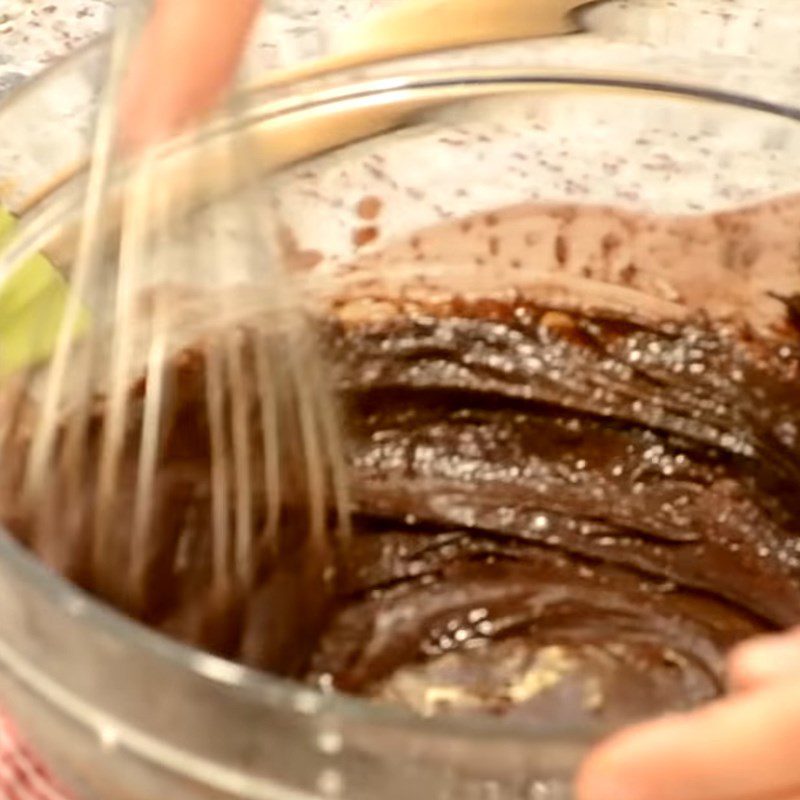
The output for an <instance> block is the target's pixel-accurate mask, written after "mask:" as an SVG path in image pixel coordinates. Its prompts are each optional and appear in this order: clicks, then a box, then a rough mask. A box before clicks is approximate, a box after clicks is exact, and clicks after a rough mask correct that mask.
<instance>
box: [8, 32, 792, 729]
mask: <svg viewBox="0 0 800 800" xmlns="http://www.w3.org/2000/svg"><path fill="white" fill-rule="evenodd" d="M106 39H107V37H100V38H98V39H97V40H94V41H92V42H90V43H88V44H86V45H84V46H82V47H81V48H79V49H78V50H76V51H75V52H74V53H72V54H71V55H70V56H68V57H67V58H66V59H63V60H61V61H59V62H58V63H56V64H54V65H51V66H50V67H48V68H46V69H45V70H43V71H42V72H41V73H39V74H38V75H37V76H35V77H34V78H32V79H30V80H28V81H26V82H24V83H23V84H22V85H21V86H20V87H17V88H16V89H15V90H12V91H11V92H9V95H8V96H6V97H4V98H3V99H2V101H0V119H2V115H3V113H4V112H5V111H7V110H8V109H9V108H11V107H12V106H13V104H14V103H15V102H16V101H17V100H18V99H19V98H20V97H23V96H30V95H33V94H35V92H36V91H37V89H41V88H42V87H43V85H45V84H46V83H47V82H49V81H50V80H52V79H53V78H54V77H55V78H57V77H58V74H59V70H61V69H63V68H64V66H65V64H68V63H69V62H72V63H73V64H74V63H77V62H78V61H79V60H80V59H82V58H85V57H87V56H88V55H90V54H92V53H94V52H96V51H98V50H99V48H100V47H102V46H103V45H104V42H105V40H106ZM404 61H405V60H403V61H399V62H396V63H397V64H398V65H399V66H400V67H402V66H403V64H404ZM394 63H395V62H392V63H390V64H389V65H388V66H394ZM379 66H380V67H381V68H382V69H384V70H385V69H386V67H387V64H386V63H383V64H381V65H379ZM365 75H366V77H365ZM332 82H333V83H332ZM509 85H518V86H519V87H520V90H524V88H525V87H528V88H532V87H534V86H565V87H566V86H572V87H583V88H591V89H598V88H599V89H608V90H610V91H612V92H619V91H624V90H635V91H641V92H642V93H644V94H649V95H659V96H672V97H673V98H674V99H676V100H684V101H686V100H688V101H700V102H710V103H716V104H721V105H724V106H729V107H736V108H739V109H741V110H742V111H746V112H757V113H759V112H760V113H765V114H769V115H773V116H776V117H779V118H782V119H784V120H789V121H791V122H800V108H795V107H792V106H790V105H786V104H783V103H778V102H773V101H769V100H763V99H760V98H758V97H755V96H750V95H746V94H737V93H735V92H731V91H726V90H722V89H718V88H714V87H710V86H706V85H702V84H695V83H686V84H682V83H680V82H677V81H668V80H665V79H664V78H663V77H662V78H659V77H656V76H653V77H650V78H648V77H646V76H643V75H629V76H627V77H626V76H624V75H621V74H612V73H609V74H604V73H602V72H598V71H594V70H592V68H591V67H588V68H584V69H582V70H577V69H576V70H574V71H573V70H570V69H565V70H563V71H559V72H553V71H552V69H551V68H549V67H548V68H544V69H538V68H536V67H524V66H523V67H519V66H514V67H491V68H487V67H480V66H478V67H473V68H467V67H464V66H458V67H455V68H441V67H431V66H427V67H423V68H422V69H421V70H412V71H406V72H403V71H399V72H397V73H394V72H393V73H381V74H379V76H378V77H371V75H370V69H369V68H363V67H361V68H354V69H348V70H343V71H342V72H339V73H331V74H329V75H327V76H325V77H324V78H323V79H314V80H310V81H306V82H303V83H302V84H300V85H299V91H298V87H294V88H293V93H292V94H291V95H289V94H287V93H286V92H278V93H276V94H275V95H274V97H273V98H272V99H267V100H266V101H264V102H263V104H262V106H261V108H262V111H265V112H266V113H270V114H274V115H275V116H281V115H284V114H287V113H292V112H295V111H300V110H303V109H307V108H314V107H324V106H330V105H334V104H336V103H337V102H341V101H343V100H346V99H352V98H354V97H359V96H362V97H373V96H376V95H380V94H388V93H392V92H414V91H420V90H422V89H425V90H437V91H442V92H445V91H446V90H447V89H448V88H452V87H456V86H461V87H464V86H473V87H475V86H481V87H484V88H491V87H496V88H499V87H508V86H509ZM0 561H2V562H4V563H6V564H7V565H9V567H10V568H11V569H12V570H13V572H14V574H15V575H16V576H18V578H19V579H20V580H21V581H24V583H25V584H27V586H28V587H29V588H30V589H31V591H32V592H34V593H36V594H38V595H39V596H41V597H42V598H43V599H44V600H45V601H46V602H47V603H49V604H51V605H52V606H55V607H57V608H58V610H59V613H62V614H65V615H67V616H69V617H71V618H72V619H73V620H74V621H75V622H76V623H78V624H80V625H85V626H89V627H91V628H93V629H96V630H100V631H103V632H106V633H109V634H112V635H114V636H116V637H118V638H119V639H120V640H121V641H123V642H124V643H125V644H126V645H129V646H132V647H135V648H137V649H139V650H144V651H148V652H149V653H151V654H152V655H154V656H155V657H157V658H160V659H163V660H164V661H166V662H169V663H171V664H172V665H174V666H176V667H179V668H183V669H184V670H186V671H187V672H190V673H192V674H194V675H196V676H197V677H199V678H202V679H204V680H207V681H210V682H212V683H214V684H217V685H220V686H223V687H226V688H234V689H236V690H237V691H240V692H244V693H245V695H246V696H247V697H248V698H249V699H250V700H252V702H253V703H255V704H257V705H260V706H267V707H270V708H274V709H276V710H279V711H283V712H287V713H289V714H300V713H301V712H300V711H299V710H298V698H311V697H313V698H314V702H313V706H314V713H315V714H316V713H320V714H325V715H329V716H330V715H332V716H333V717H340V718H344V719H352V720H355V721H358V722H362V723H367V724H373V725H375V726H389V727H391V728H392V729H395V730H397V729H400V730H403V729H405V730H409V731H410V732H412V733H415V734H417V735H423V736H439V735H442V736H447V737H449V738H464V737H470V738H478V739H482V738H490V739H492V740H497V739H509V738H514V739H515V740H516V741H520V742H529V743H536V742H537V741H539V742H542V741H547V742H548V743H552V742H557V741H559V740H562V741H568V742H570V743H575V742H576V741H586V742H590V741H595V740H596V739H597V738H598V737H599V736H601V735H602V734H603V733H604V732H605V730H603V729H601V728H597V729H590V728H587V727H585V726H581V727H576V726H566V725H561V726H559V725H552V726H544V725H541V726H532V725H530V724H521V723H518V722H512V721H508V720H505V721H501V720H496V719H493V718H491V717H488V716H480V715H475V716H468V717H458V718H455V719H453V718H447V717H433V718H427V717H420V716H419V715H418V714H415V713H414V712H412V711H410V710H406V709H403V708H401V707H395V706H390V705H383V704H375V703H373V702H370V701H368V700H366V699H362V698H358V697H351V696H347V695H344V694H341V693H338V692H330V693H329V692H324V691H320V690H317V689H314V688H312V687H309V686H307V685H304V684H302V683H300V682H299V681H294V680H290V679H286V678H281V677H279V676H275V675H271V674H268V673H265V672H261V671H259V670H255V669H253V668H249V667H246V666H243V665H240V664H237V663H235V662H231V661H228V660H226V659H223V658H220V657H218V656H214V655H212V654H209V653H206V652H204V651H202V650H200V649H198V648H195V647H192V646H189V645H186V644H183V643H181V642H179V641H177V640H174V639H172V638H170V637H168V636H167V635H166V634H162V633H160V632H158V631H155V630H153V629H151V628H148V627H147V626H146V625H144V624H143V623H140V622H137V621H136V620H134V619H132V618H129V617H127V616H125V615H124V614H123V613H121V612H119V611H117V610H115V609H114V608H113V607H111V606H109V605H107V604H105V603H103V602H101V601H99V600H97V599H96V598H95V597H94V596H92V595H90V594H89V593H87V592H85V591H84V590H82V589H80V588H79V587H77V586H75V585H73V584H71V583H70V582H69V581H67V580H66V579H64V578H62V577H61V576H60V575H58V574H56V573H54V572H52V571H51V570H49V569H48V568H47V567H46V566H44V565H43V564H42V563H41V562H39V561H38V560H37V559H36V557H35V556H34V555H32V554H31V553H30V552H29V551H28V550H27V549H26V548H24V547H23V546H22V545H21V544H19V543H18V542H17V541H16V540H15V539H14V538H13V537H12V536H11V534H10V533H9V532H8V531H7V530H6V529H5V528H2V527H0ZM232 666H233V667H235V669H231V667H232ZM34 688H35V687H34ZM84 722H86V724H87V725H89V724H90V723H89V722H87V721H85V720H84Z"/></svg>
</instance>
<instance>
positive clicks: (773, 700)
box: [577, 680, 800, 800]
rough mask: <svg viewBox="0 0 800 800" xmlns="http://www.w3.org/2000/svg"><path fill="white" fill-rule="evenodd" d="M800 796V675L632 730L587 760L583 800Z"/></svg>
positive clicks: (734, 799) (580, 789) (581, 791)
mask: <svg viewBox="0 0 800 800" xmlns="http://www.w3.org/2000/svg"><path fill="white" fill-rule="evenodd" d="M795 794H800V680H799V681H796V682H793V683H782V684H776V685H774V686H772V687H769V688H764V689H762V690H761V691H758V692H752V693H748V694H741V695H736V696H734V697H731V698H729V699H726V700H723V701H719V702H717V703H714V704H713V705H710V706H707V707H705V708H703V709H700V710H698V711H695V712H692V713H690V714H686V715H680V716H677V715H676V716H674V717H670V718H667V719H664V720H660V721H656V722H651V723H646V724H644V725H640V726H638V727H635V728H631V729H629V730H628V731H625V732H623V733H621V734H618V735H617V736H616V737H613V738H612V739H610V740H609V741H608V742H606V743H605V744H603V745H601V746H600V747H599V748H598V749H597V750H596V751H595V752H594V753H593V754H591V755H590V757H589V758H588V759H587V761H586V763H585V765H584V767H583V768H582V770H581V772H580V775H579V777H578V782H577V796H578V798H579V800H750V799H751V798H758V799H759V800H762V799H763V798H776V799H778V800H782V799H783V798H784V797H791V796H793V795H795Z"/></svg>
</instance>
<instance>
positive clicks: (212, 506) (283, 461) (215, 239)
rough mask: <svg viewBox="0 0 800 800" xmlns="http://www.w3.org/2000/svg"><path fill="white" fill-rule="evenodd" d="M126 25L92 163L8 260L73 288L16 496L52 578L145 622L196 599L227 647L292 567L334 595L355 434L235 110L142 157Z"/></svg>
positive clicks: (17, 392)
mask: <svg viewBox="0 0 800 800" xmlns="http://www.w3.org/2000/svg"><path fill="white" fill-rule="evenodd" d="M117 15H118V18H117V21H116V25H115V27H114V33H113V39H112V42H111V45H110V48H109V53H110V56H109V58H110V63H109V64H108V72H107V75H108V77H107V81H106V85H105V87H104V89H103V92H104V98H103V102H102V104H101V110H100V113H99V115H98V118H97V120H96V126H95V130H94V132H93V134H92V135H93V157H92V160H91V163H90V164H89V166H88V168H87V170H86V171H85V172H84V173H83V174H80V175H76V176H74V177H73V178H72V179H70V180H69V181H68V182H67V183H66V184H65V185H63V186H62V187H61V188H60V190H59V192H57V193H55V194H54V195H53V196H52V197H50V198H48V201H47V202H45V203H43V204H42V205H41V207H38V208H36V209H34V210H33V211H32V212H31V213H30V214H28V215H27V217H26V218H25V219H23V221H22V224H21V225H20V227H19V233H18V235H17V236H16V237H15V238H14V240H13V241H12V242H11V244H10V245H9V246H8V248H7V249H6V250H5V251H4V252H3V262H4V265H3V268H4V269H10V268H13V266H14V265H16V264H19V263H22V261H23V260H24V259H25V258H26V257H27V256H28V255H29V254H31V253H34V252H38V251H40V250H44V251H47V250H48V248H54V249H55V250H57V251H58V253H59V267H61V268H62V269H63V270H64V272H65V277H66V280H67V282H68V287H69V288H68V298H67V302H66V306H65V308H64V310H63V316H62V318H61V321H60V326H59V333H58V336H57V340H56V344H55V347H54V348H53V350H52V354H51V356H50V358H49V359H48V360H47V361H46V363H43V364H42V363H39V364H37V365H35V366H32V367H30V368H29V369H26V370H25V371H24V372H23V373H20V374H16V375H14V376H12V377H11V378H10V379H9V380H7V381H6V383H5V385H4V387H3V394H2V398H3V403H4V409H3V416H2V431H1V432H0V433H1V434H2V457H3V459H4V464H5V465H6V468H5V469H4V472H3V477H2V492H3V494H4V495H5V501H6V507H8V503H9V502H10V501H12V500H13V503H12V505H13V507H14V509H15V514H17V515H18V517H19V519H18V520H17V524H16V526H15V533H19V534H20V535H21V536H22V537H23V538H24V539H26V540H27V542H28V544H29V545H30V546H31V547H32V549H34V550H35V551H36V552H37V553H39V555H40V556H41V557H42V558H43V559H44V560H45V561H46V562H47V563H48V564H49V565H50V566H52V567H53V568H55V569H57V570H58V571H60V572H63V573H65V574H66V575H67V576H68V577H71V578H72V579H73V580H75V581H77V582H78V583H80V584H81V585H82V586H84V587H86V588H88V589H89V590H91V591H93V592H95V593H97V594H99V595H100V596H102V597H104V598H106V599H108V600H110V601H112V602H113V603H115V604H116V605H118V606H119V607H122V608H124V609H125V610H126V611H129V612H131V613H134V614H136V615H137V616H139V617H141V618H145V619H161V618H163V617H164V616H165V615H167V616H168V615H169V613H171V609H173V608H176V607H177V606H178V605H181V604H176V603H175V602H174V600H175V598H176V597H177V596H187V595H188V594H193V595H196V597H197V601H198V602H195V603H192V604H190V605H191V606H192V609H193V610H192V611H191V613H192V614H195V615H196V616H197V619H196V621H195V624H196V627H197V631H198V633H197V638H198V639H200V638H202V639H203V640H208V638H209V636H210V634H209V630H211V631H213V630H214V629H215V628H219V629H220V630H222V629H226V626H224V625H221V624H218V623H219V622H220V620H221V618H223V617H225V616H226V615H228V614H229V612H230V610H231V608H233V607H234V606H236V607H239V608H240V609H241V607H242V604H245V605H246V604H247V603H248V602H249V598H248V592H250V591H251V590H252V589H253V587H255V586H256V585H257V583H258V578H259V575H260V574H261V573H263V571H264V570H266V569H269V568H270V567H271V566H274V565H275V564H276V563H278V561H280V563H281V564H284V563H289V564H291V563H300V564H302V565H304V566H303V569H305V570H306V572H305V573H304V574H305V576H306V579H307V580H306V583H305V586H306V588H308V587H309V586H311V587H312V588H313V587H316V588H317V589H318V591H319V593H320V594H321V595H322V594H324V593H325V586H326V585H327V584H328V583H329V582H330V576H331V574H332V570H331V569H330V565H331V563H332V559H333V558H334V555H335V551H336V547H337V543H340V542H341V541H342V537H344V536H346V534H347V527H348V523H347V498H346V480H345V474H344V473H345V467H344V457H343V452H342V451H343V448H342V443H341V439H340V436H341V432H340V426H339V419H338V415H337V410H336V402H335V400H334V397H333V393H332V390H331V388H330V387H329V385H328V382H327V379H326V371H325V364H324V361H323V358H322V357H321V356H320V353H319V352H318V348H317V341H316V337H315V330H314V326H313V322H312V321H311V316H310V315H309V313H308V309H307V308H306V307H305V305H304V302H303V298H302V297H301V295H300V292H299V290H298V288H297V287H296V286H295V285H294V284H293V280H292V276H291V273H290V271H289V270H288V269H287V268H286V266H285V265H284V262H283V260H282V258H281V255H280V251H279V248H278V246H277V245H276V244H275V243H276V241H277V234H276V231H275V229H274V226H273V224H272V222H271V218H270V213H269V210H270V194H269V188H268V187H266V188H265V187H264V185H262V183H261V182H259V181H260V180H261V179H258V180H257V179H256V177H255V174H256V172H257V171H256V170H253V169H252V165H251V162H250V158H251V155H252V152H253V143H252V142H250V141H248V138H247V136H248V134H246V133H245V132H244V128H245V127H246V126H244V125H242V126H241V129H240V126H238V124H237V120H238V117H239V115H238V109H237V106H238V103H237V100H236V96H235V92H231V94H230V97H229V99H228V100H227V101H226V103H225V105H224V107H223V108H222V109H221V110H220V111H219V112H218V113H217V114H216V115H215V116H214V117H213V119H212V120H211V121H209V122H208V123H207V124H206V125H204V126H201V127H199V128H198V129H197V130H196V131H193V132H189V133H184V134H182V136H181V138H180V139H173V140H172V141H170V142H167V143H165V144H161V145H159V146H153V147H149V148H147V149H145V150H143V151H141V152H138V153H137V154H136V155H135V156H131V154H130V153H129V152H128V153H127V155H126V154H125V153H124V151H123V150H121V148H120V146H119V142H120V135H119V129H118V120H119V114H120V98H121V97H122V95H123V93H124V91H125V90H124V87H125V85H126V83H125V81H126V75H129V74H130V73H129V69H130V62H131V57H132V54H133V53H134V52H135V51H136V49H137V46H138V44H137V43H138V42H139V36H140V31H141V30H142V25H143V22H144V20H143V19H142V17H141V11H140V10H139V9H137V8H135V7H133V6H132V5H124V4H122V5H121V6H120V7H119V9H118V11H117ZM201 140H202V141H206V142H209V141H213V142H216V144H215V146H214V147H213V148H212V149H213V153H214V157H213V160H211V161H209V155H208V153H209V150H208V148H206V149H204V148H198V147H197V143H198V141H201ZM201 153H203V154H204V155H203V156H202V157H201V155H200V154H201ZM176 165H177V167H176ZM209 176H211V177H209ZM209 181H210V183H213V185H214V186H216V187H217V188H219V187H221V186H224V187H225V188H226V193H225V196H224V197H221V196H219V195H216V196H213V197H212V194H213V193H209V191H208V189H209V185H210V183H209ZM55 242H58V246H57V247H56V246H55V244H54V243H55ZM46 312H47V309H44V308H43V313H46ZM311 551H313V554H314V556H315V557H314V558H306V556H308V555H309V553H311ZM279 555H280V558H279ZM312 572H313V574H312ZM167 627H168V625H167ZM220 635H223V634H220ZM224 635H225V636H228V635H229V634H228V633H225V634H224ZM211 638H212V639H213V635H211ZM220 649H223V650H224V649H225V648H224V646H223V644H221V645H220Z"/></svg>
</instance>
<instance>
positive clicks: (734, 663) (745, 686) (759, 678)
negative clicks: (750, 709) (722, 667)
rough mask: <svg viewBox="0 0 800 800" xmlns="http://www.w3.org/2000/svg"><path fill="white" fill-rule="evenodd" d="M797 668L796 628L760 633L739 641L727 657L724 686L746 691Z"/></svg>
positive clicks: (792, 675)
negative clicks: (765, 633) (781, 631)
mask: <svg viewBox="0 0 800 800" xmlns="http://www.w3.org/2000/svg"><path fill="white" fill-rule="evenodd" d="M798 669H800V631H798V630H796V629H795V630H792V631H789V632H787V633H783V634H774V635H770V636H761V637H758V638H756V639H751V640H750V641H747V642H743V643H742V644H740V645H738V646H737V647H735V648H734V649H733V650H732V651H731V653H730V654H729V656H728V667H727V677H728V685H729V687H730V688H731V689H732V690H734V691H746V690H751V689H755V688H758V687H760V686H765V685H769V684H771V683H775V682H778V681H781V680H784V679H788V678H791V679H796V677H797V674H798Z"/></svg>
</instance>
